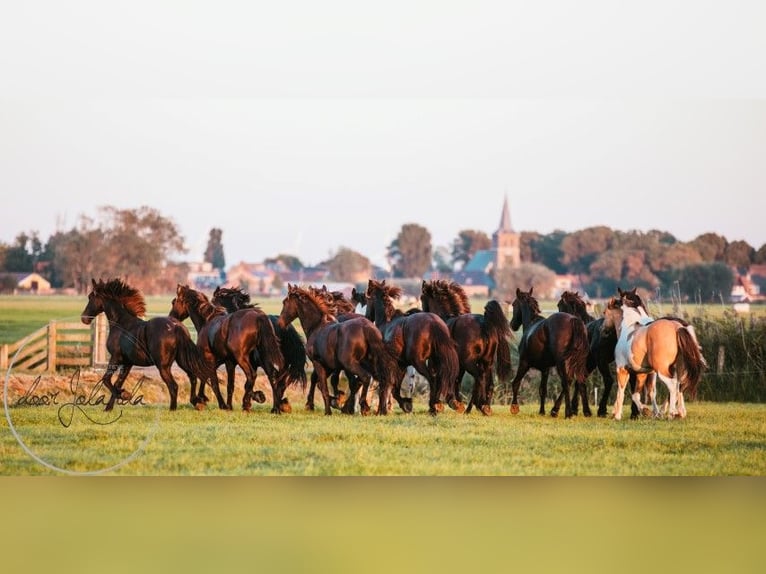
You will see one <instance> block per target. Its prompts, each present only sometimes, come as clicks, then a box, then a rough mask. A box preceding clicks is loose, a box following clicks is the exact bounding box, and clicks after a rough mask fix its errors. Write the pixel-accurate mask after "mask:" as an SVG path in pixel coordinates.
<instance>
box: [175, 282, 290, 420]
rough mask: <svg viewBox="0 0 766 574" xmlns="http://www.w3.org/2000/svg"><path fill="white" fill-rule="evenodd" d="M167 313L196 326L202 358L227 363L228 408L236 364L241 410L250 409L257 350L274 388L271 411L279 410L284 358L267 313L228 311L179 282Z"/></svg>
mask: <svg viewBox="0 0 766 574" xmlns="http://www.w3.org/2000/svg"><path fill="white" fill-rule="evenodd" d="M170 316H171V317H175V318H176V319H178V320H179V321H183V320H184V319H186V318H187V317H189V318H191V321H192V323H194V326H195V327H196V329H197V346H198V347H199V348H200V350H201V351H202V356H203V357H204V359H205V361H206V362H207V363H208V364H209V365H212V366H214V367H218V366H219V365H221V364H225V365H226V374H227V385H226V390H227V402H226V406H227V408H229V409H231V408H232V405H231V399H232V395H233V393H234V370H235V369H236V367H237V366H239V367H240V368H241V369H242V371H243V372H244V373H245V379H246V382H245V394H244V396H243V398H242V410H244V411H250V410H251V408H252V400H253V398H254V395H253V387H254V386H255V376H256V369H257V365H254V364H253V361H252V357H253V352H257V354H258V357H259V359H260V366H261V367H263V370H264V371H266V376H267V377H268V378H269V381H270V382H271V385H272V388H273V389H274V397H273V398H274V405H273V408H272V409H271V412H272V413H275V414H279V413H281V412H282V410H281V408H280V405H281V404H282V397H283V394H284V390H285V387H286V378H287V372H286V371H285V369H284V365H285V360H284V357H283V356H282V352H281V351H280V350H279V341H278V339H277V336H276V334H275V333H274V327H272V326H271V321H270V320H269V318H268V316H267V315H266V314H265V313H264V312H263V311H261V310H260V309H241V310H239V311H235V312H234V313H227V312H226V309H224V308H223V307H218V306H216V305H213V304H212V303H210V301H209V300H208V298H207V296H206V295H205V294H204V293H201V292H199V291H195V290H194V289H191V288H190V287H188V286H187V285H179V286H178V288H177V290H176V297H175V299H173V308H172V309H171V311H170ZM255 399H256V401H257V402H264V401H265V396H264V395H263V393H260V395H255Z"/></svg>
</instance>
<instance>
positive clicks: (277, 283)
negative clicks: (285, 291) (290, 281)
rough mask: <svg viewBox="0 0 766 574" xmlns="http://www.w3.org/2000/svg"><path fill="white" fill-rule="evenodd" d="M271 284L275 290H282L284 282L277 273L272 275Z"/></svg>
mask: <svg viewBox="0 0 766 574" xmlns="http://www.w3.org/2000/svg"><path fill="white" fill-rule="evenodd" d="M271 286H272V287H273V288H274V289H276V290H277V291H282V288H283V287H284V286H285V282H284V281H283V280H282V276H281V275H280V274H279V273H277V274H276V275H274V280H273V281H272V282H271Z"/></svg>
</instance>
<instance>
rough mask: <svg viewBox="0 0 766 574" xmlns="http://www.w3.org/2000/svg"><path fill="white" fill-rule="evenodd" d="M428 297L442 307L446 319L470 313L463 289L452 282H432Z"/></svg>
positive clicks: (469, 305) (442, 280)
mask: <svg viewBox="0 0 766 574" xmlns="http://www.w3.org/2000/svg"><path fill="white" fill-rule="evenodd" d="M424 290H425V289H424ZM427 292H428V291H427ZM430 295H431V297H432V298H433V299H435V300H437V301H439V302H440V303H441V304H442V305H443V306H444V313H445V314H446V315H447V316H448V317H457V316H458V315H465V314H466V313H470V312H471V303H470V302H469V301H468V296H467V295H466V294H465V291H464V290H463V288H462V287H461V286H460V285H459V284H458V283H455V282H454V281H447V280H446V279H436V280H434V281H432V282H431V289H430Z"/></svg>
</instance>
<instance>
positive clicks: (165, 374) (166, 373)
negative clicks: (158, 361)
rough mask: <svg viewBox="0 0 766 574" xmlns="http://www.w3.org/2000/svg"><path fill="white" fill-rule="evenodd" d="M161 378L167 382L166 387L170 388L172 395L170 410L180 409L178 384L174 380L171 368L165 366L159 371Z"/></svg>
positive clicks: (169, 391)
mask: <svg viewBox="0 0 766 574" xmlns="http://www.w3.org/2000/svg"><path fill="white" fill-rule="evenodd" d="M159 371H160V377H161V378H162V380H163V381H165V385H167V387H168V393H170V410H171V411H174V410H176V409H177V408H178V383H176V380H175V379H174V378H173V375H172V374H171V372H170V367H168V366H163V367H161V368H160V369H159Z"/></svg>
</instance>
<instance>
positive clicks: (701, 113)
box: [0, 0, 766, 265]
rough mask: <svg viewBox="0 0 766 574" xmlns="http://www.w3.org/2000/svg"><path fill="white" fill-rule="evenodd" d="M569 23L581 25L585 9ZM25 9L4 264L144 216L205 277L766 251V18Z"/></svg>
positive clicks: (593, 7)
mask: <svg viewBox="0 0 766 574" xmlns="http://www.w3.org/2000/svg"><path fill="white" fill-rule="evenodd" d="M570 4H571V6H570ZM613 4H615V3H614V2H606V1H604V2H601V1H599V2H594V1H590V2H589V1H586V2H575V3H565V2H545V1H543V2H534V3H530V2H523V3H514V2H476V1H472V2H465V3H457V2H455V3H445V2H417V1H409V2H385V3H374V4H373V3H365V2H360V1H355V2H337V1H327V0H325V1H322V2H289V1H287V2H268V3H257V2H221V1H217V2H158V1H153V2H135V1H134V2H125V3H119V2H110V3H105V2H63V3H53V2H50V3H48V2H42V3H41V2H23V3H21V2H19V3H10V5H9V6H7V7H5V6H4V8H3V9H2V11H1V12H2V14H0V193H2V198H3V206H2V217H1V219H0V221H1V222H2V224H1V225H0V241H4V242H6V243H10V242H12V241H13V239H14V237H15V236H16V235H17V234H18V233H20V232H22V231H31V230H37V231H39V232H40V234H41V236H42V238H43V239H47V237H48V236H49V235H50V234H51V233H52V232H53V231H55V229H56V228H57V227H58V228H63V229H68V228H70V227H71V226H73V225H74V224H75V223H76V222H77V218H78V215H80V214H87V215H93V214H94V213H95V211H96V207H97V206H99V205H114V206H117V207H123V208H134V207H139V206H141V205H149V206H151V207H155V208H157V209H158V210H159V211H160V212H161V213H162V214H163V215H165V216H167V217H170V218H172V219H173V220H174V221H175V222H176V223H177V224H178V225H179V227H180V229H181V232H182V233H183V235H184V236H185V237H186V241H187V245H188V247H189V249H190V251H189V253H187V254H186V255H185V256H184V259H187V260H199V259H201V256H202V252H203V250H204V247H205V244H206V241H207V236H208V232H209V230H210V228H211V227H220V228H222V229H223V243H224V251H225V255H226V259H227V264H229V265H231V264H235V263H237V262H238V261H240V260H246V261H260V260H262V259H263V258H265V257H270V256H274V255H277V254H278V253H290V254H294V255H297V256H298V257H300V258H301V259H302V260H303V261H304V263H308V264H311V263H318V262H319V261H321V260H322V259H325V258H327V257H328V256H330V255H331V254H332V253H333V252H335V251H336V250H337V249H338V248H339V247H341V246H346V247H350V248H352V249H355V250H357V251H359V252H361V253H363V254H364V255H367V256H368V257H370V258H371V259H372V260H373V262H375V263H378V264H383V263H385V257H384V255H385V250H386V246H387V245H388V244H389V243H390V242H391V240H392V239H393V238H394V237H395V236H396V234H397V233H398V231H399V229H400V228H401V226H402V225H403V224H405V223H419V224H421V225H423V226H425V227H426V228H427V229H428V230H429V231H430V232H431V234H432V239H433V244H434V246H440V245H448V244H449V243H450V242H451V241H452V240H453V239H454V238H455V236H456V235H457V233H458V232H459V231H460V230H462V229H480V230H483V231H486V232H487V233H488V234H491V233H492V232H493V231H494V230H495V229H496V228H497V225H498V223H499V219H500V209H501V206H502V203H503V198H504V196H505V195H507V196H508V199H509V202H510V206H511V219H512V222H513V225H514V227H515V229H516V230H518V231H538V232H540V233H550V232H551V231H553V230H554V229H563V230H564V231H575V230H577V229H582V228H585V227H589V226H592V225H607V226H610V227H612V228H613V229H619V230H624V231H625V230H630V229H638V230H642V231H647V230H649V229H661V230H663V231H668V232H670V233H672V234H673V235H675V236H676V237H677V238H678V239H680V240H684V241H688V240H691V239H693V238H694V237H696V236H697V235H699V234H701V233H705V232H708V231H712V232H715V233H719V234H721V235H724V236H725V237H726V238H727V239H728V240H730V241H734V240H739V239H744V240H745V241H747V242H748V243H750V244H751V245H752V246H753V247H755V248H756V249H757V248H758V247H760V246H761V245H763V244H764V243H766V225H764V214H765V213H766V209H764V208H766V160H765V159H764V158H765V156H766V65H765V63H764V56H763V55H764V54H766V35H765V34H763V30H764V29H766V3H762V2H732V1H728V2H708V3H705V6H704V7H701V6H698V5H697V4H698V3H696V2H677V1H667V0H666V1H663V2H656V3H655V2H646V3H641V4H640V5H636V6H634V7H632V8H630V7H624V8H620V7H615V6H613Z"/></svg>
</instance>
